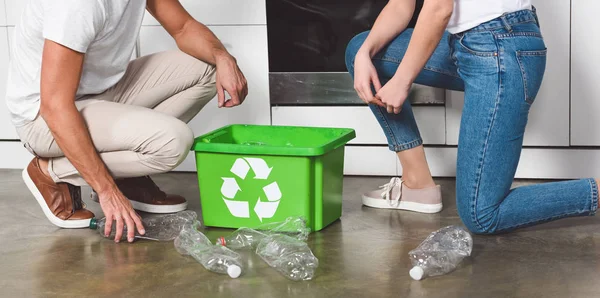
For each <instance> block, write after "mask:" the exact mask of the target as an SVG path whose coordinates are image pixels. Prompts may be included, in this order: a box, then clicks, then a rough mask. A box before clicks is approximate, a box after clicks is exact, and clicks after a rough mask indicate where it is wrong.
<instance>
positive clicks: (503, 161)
mask: <svg viewBox="0 0 600 298" xmlns="http://www.w3.org/2000/svg"><path fill="white" fill-rule="evenodd" d="M414 8H415V0H391V1H389V3H388V4H387V6H386V7H385V8H384V10H383V11H382V12H381V14H380V15H379V17H378V19H377V21H376V22H375V25H374V26H373V28H372V30H371V31H370V32H364V33H361V34H359V35H357V36H356V37H355V38H354V39H352V41H351V42H350V44H349V45H348V48H347V51H346V65H347V67H348V70H349V72H350V74H351V75H352V76H353V77H354V87H355V89H356V91H357V93H358V95H359V96H360V97H361V99H362V100H364V101H365V102H366V103H368V104H369V106H370V107H371V110H372V111H373V113H374V114H375V117H376V118H377V120H378V121H379V123H380V124H381V127H382V129H383V131H384V133H385V135H386V136H387V139H388V143H389V147H390V149H391V150H393V151H395V152H397V154H398V157H399V159H400V162H401V164H402V168H403V176H402V180H400V179H399V178H393V179H392V180H391V181H390V183H389V184H387V185H385V186H384V187H383V188H382V189H381V190H376V191H373V192H370V193H367V194H365V195H363V204H364V205H367V206H370V207H375V208H391V209H404V210H412V211H417V212H426V213H434V212H439V211H440V210H441V208H442V204H441V203H442V201H441V192H440V188H439V186H436V185H435V183H434V181H433V179H432V177H431V173H430V171H429V167H428V165H427V161H426V159H425V153H424V150H423V145H422V139H421V136H420V134H419V130H418V128H417V124H416V122H415V118H414V116H413V112H412V109H411V106H410V103H409V102H408V101H407V100H406V98H407V96H408V94H409V90H410V87H411V85H412V84H413V83H417V84H422V85H427V86H432V87H439V88H445V89H450V90H457V91H464V92H465V104H464V109H463V114H462V120H461V126H460V137H459V143H458V164H457V173H456V199H457V207H458V213H459V215H460V217H461V219H462V221H463V223H464V224H465V225H466V226H467V228H469V229H470V230H471V231H472V232H474V233H478V234H494V233H500V232H506V231H510V230H513V229H516V228H519V227H524V226H528V225H533V224H536V223H542V222H547V221H550V220H555V219H559V218H563V217H570V216H584V215H593V214H594V213H595V212H596V209H597V208H598V186H597V183H598V182H597V180H594V179H583V180H576V181H565V182H553V183H544V184H537V185H531V186H524V187H519V188H515V189H511V184H512V182H513V179H514V176H515V171H516V169H517V165H518V162H519V158H520V155H521V148H522V144H523V135H524V132H525V126H526V125H527V118H528V114H529V109H530V108H531V106H532V104H533V103H534V100H535V97H536V95H537V92H538V90H539V88H540V85H541V82H542V78H543V74H544V70H545V66H546V46H545V44H544V39H543V38H542V35H541V33H540V27H539V22H538V18H537V15H536V13H535V9H534V8H533V7H532V5H531V0H425V1H424V6H423V9H422V11H421V13H420V16H419V20H418V22H417V25H416V26H415V29H414V30H412V29H406V27H407V24H408V22H409V21H410V19H411V16H412V14H413V12H414ZM565 100H566V99H565Z"/></svg>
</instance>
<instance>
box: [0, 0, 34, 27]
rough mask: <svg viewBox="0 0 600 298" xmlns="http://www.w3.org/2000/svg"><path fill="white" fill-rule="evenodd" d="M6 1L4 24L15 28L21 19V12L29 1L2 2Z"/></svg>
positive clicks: (8, 0)
mask: <svg viewBox="0 0 600 298" xmlns="http://www.w3.org/2000/svg"><path fill="white" fill-rule="evenodd" d="M0 1H2V0H0ZM4 1H6V24H8V25H9V26H15V25H16V24H17V22H19V20H20V19H21V12H22V11H23V8H25V5H26V4H27V2H29V1H30V0H4Z"/></svg>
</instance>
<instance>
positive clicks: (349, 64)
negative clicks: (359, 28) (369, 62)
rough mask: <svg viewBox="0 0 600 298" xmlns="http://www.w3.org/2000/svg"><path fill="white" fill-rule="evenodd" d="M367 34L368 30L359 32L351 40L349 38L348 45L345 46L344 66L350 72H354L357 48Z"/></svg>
mask: <svg viewBox="0 0 600 298" xmlns="http://www.w3.org/2000/svg"><path fill="white" fill-rule="evenodd" d="M368 35H369V31H366V32H362V33H359V34H358V35H356V36H354V38H352V40H350V42H349V43H348V46H347V47H346V68H347V69H348V71H349V72H350V73H351V74H352V73H353V72H354V59H355V57H356V53H358V50H359V49H360V47H361V46H362V45H363V43H364V42H365V40H366V39H367V36H368Z"/></svg>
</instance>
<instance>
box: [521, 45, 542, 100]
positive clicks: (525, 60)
mask: <svg viewBox="0 0 600 298" xmlns="http://www.w3.org/2000/svg"><path fill="white" fill-rule="evenodd" d="M547 54H548V50H547V49H544V50H540V51H517V61H518V62H519V67H520V69H521V75H522V76H523V88H524V89H525V101H526V102H527V103H529V104H533V102H534V101H535V98H536V96H537V94H538V91H539V90H540V87H541V85H542V80H543V78H544V72H545V70H546V57H547Z"/></svg>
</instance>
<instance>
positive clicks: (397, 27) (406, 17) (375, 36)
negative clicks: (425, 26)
mask: <svg viewBox="0 0 600 298" xmlns="http://www.w3.org/2000/svg"><path fill="white" fill-rule="evenodd" d="M415 2H416V0H390V2H389V3H388V4H387V5H386V6H385V7H384V8H383V10H382V11H381V13H380V14H379V16H378V17H377V20H376V21H375V25H374V26H373V28H372V29H371V32H369V36H367V39H366V40H365V42H364V43H363V45H362V46H361V47H360V49H359V50H358V52H357V53H356V57H355V59H354V90H356V93H358V96H359V97H360V98H361V99H362V100H363V101H364V102H365V103H367V104H376V105H379V106H384V104H383V103H382V102H381V101H380V100H379V99H377V98H376V97H374V96H373V92H372V90H371V85H372V86H374V87H375V92H379V90H380V89H381V82H380V81H379V77H378V76H377V71H376V70H375V66H373V62H372V61H371V58H373V56H374V55H375V54H376V53H377V52H379V51H380V50H381V49H382V48H383V47H385V46H386V45H387V44H388V43H390V41H391V40H392V39H394V38H395V37H396V36H398V35H399V34H400V33H401V32H402V31H404V29H406V26H408V23H409V22H410V20H411V18H412V15H413V13H414V11H415Z"/></svg>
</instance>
